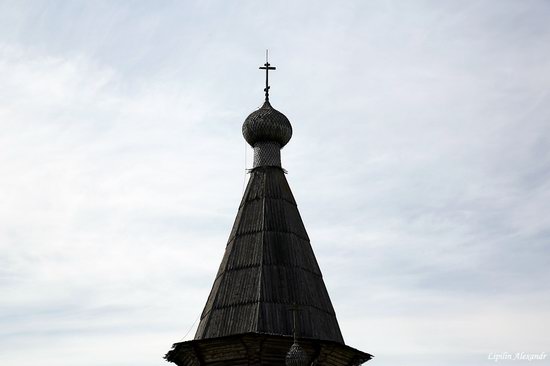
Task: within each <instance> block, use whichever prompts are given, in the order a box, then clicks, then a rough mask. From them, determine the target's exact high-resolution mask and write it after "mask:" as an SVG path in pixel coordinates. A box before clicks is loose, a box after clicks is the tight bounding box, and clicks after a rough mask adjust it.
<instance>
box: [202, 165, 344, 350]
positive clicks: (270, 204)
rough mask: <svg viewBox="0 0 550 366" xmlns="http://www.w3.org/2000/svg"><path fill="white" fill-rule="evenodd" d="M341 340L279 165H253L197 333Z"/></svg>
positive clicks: (318, 271) (307, 241)
mask: <svg viewBox="0 0 550 366" xmlns="http://www.w3.org/2000/svg"><path fill="white" fill-rule="evenodd" d="M293 304H296V305H298V307H299V309H300V311H299V316H298V329H299V336H300V337H301V338H310V339H316V340H323V341H332V342H336V343H340V344H343V343H344V339H343V338H342V334H341V332H340V328H339V326H338V322H337V320H336V315H335V312H334V309H333V307H332V304H331V301H330V298H329V295H328V292H327V289H326V287H325V284H324V282H323V278H322V275H321V271H320V269H319V266H318V264H317V261H316V259H315V255H314V254H313V250H312V248H311V245H310V242H309V237H308V235H307V233H306V229H305V227H304V224H303V222H302V219H301V217H300V213H299V212H298V208H297V206H296V201H295V200H294V197H293V195H292V192H291V190H290V187H289V185H288V182H287V180H286V177H285V174H284V171H283V170H282V169H281V168H280V167H270V166H263V167H258V168H256V169H254V170H252V172H251V176H250V180H249V182H248V186H247V188H246V191H245V194H244V197H243V199H242V202H241V205H240V207H239V210H238V213H237V218H236V220H235V224H234V226H233V230H232V231H231V234H230V236H229V241H228V244H227V247H226V250H225V255H224V257H223V260H222V263H221V265H220V268H219V271H218V274H217V276H216V279H215V281H214V285H213V287H212V290H211V292H210V296H209V297H208V301H207V303H206V306H205V308H204V311H203V312H202V315H201V320H200V323H199V326H198V329H197V333H196V335H195V340H201V339H210V338H218V337H226V336H231V335H236V334H245V333H259V334H273V335H283V336H290V335H292V333H293V322H292V312H291V306H292V305H293Z"/></svg>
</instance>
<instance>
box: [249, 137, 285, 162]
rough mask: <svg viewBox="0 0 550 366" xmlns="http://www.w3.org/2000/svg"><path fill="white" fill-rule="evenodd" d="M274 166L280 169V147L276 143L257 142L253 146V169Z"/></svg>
mask: <svg viewBox="0 0 550 366" xmlns="http://www.w3.org/2000/svg"><path fill="white" fill-rule="evenodd" d="M261 166H275V167H279V168H281V146H279V144H278V143H276V142H271V141H268V142H257V143H256V144H255V145H254V164H253V165H252V167H253V168H258V167H261Z"/></svg>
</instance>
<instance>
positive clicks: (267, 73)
mask: <svg viewBox="0 0 550 366" xmlns="http://www.w3.org/2000/svg"><path fill="white" fill-rule="evenodd" d="M260 70H265V89H264V91H265V101H266V102H269V70H277V68H276V67H273V66H271V65H270V64H269V50H265V64H264V66H260Z"/></svg>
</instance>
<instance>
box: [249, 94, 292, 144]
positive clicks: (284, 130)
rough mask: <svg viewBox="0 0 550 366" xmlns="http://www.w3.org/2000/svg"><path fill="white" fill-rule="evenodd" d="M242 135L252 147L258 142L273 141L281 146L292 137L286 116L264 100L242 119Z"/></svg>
mask: <svg viewBox="0 0 550 366" xmlns="http://www.w3.org/2000/svg"><path fill="white" fill-rule="evenodd" d="M243 136H244V139H245V140H246V141H247V142H248V143H249V144H250V145H251V146H252V147H254V146H255V145H256V143H258V142H275V143H277V144H278V145H279V147H283V146H285V145H286V144H287V143H288V142H289V141H290V138H291V137H292V126H291V125H290V121H289V120H288V118H286V116H285V115H284V114H282V113H281V112H279V111H278V110H276V109H275V108H273V107H272V106H271V104H270V103H269V100H266V101H265V102H264V105H263V106H262V107H261V108H260V109H258V110H256V111H254V112H252V113H251V114H250V115H249V116H248V117H247V118H246V120H245V121H244V123H243Z"/></svg>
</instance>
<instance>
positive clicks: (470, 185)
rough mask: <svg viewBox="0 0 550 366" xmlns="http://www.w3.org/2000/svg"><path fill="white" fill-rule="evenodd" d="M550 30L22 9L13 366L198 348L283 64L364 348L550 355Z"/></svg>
mask: <svg viewBox="0 0 550 366" xmlns="http://www.w3.org/2000/svg"><path fill="white" fill-rule="evenodd" d="M549 19H550V2H549V1H536V0H525V1H519V0H518V1H505V0H498V1H497V0H495V1H486V0H485V1H458V0H457V1H435V0H434V1H399V2H397V1H395V2H394V1H359V0H357V1H310V2H306V1H274V0H272V1H257V0H255V1H221V0H220V1H147V2H146V1H94V2H92V1H87V2H85V1H64V2H63V1H43V2H42V1H21V0H17V1H0V251H1V253H0V364H1V365H3V366H4V365H5V366H27V365H28V366H30V365H33V366H35V365H44V366H69V365H70V366H81V365H82V366H125V365H128V366H129V365H132V366H151V365H165V364H166V363H165V361H163V360H162V356H163V355H164V354H165V353H166V352H167V351H168V350H169V349H170V348H171V345H172V343H174V342H177V341H182V340H187V339H191V338H192V337H193V335H194V329H191V331H189V330H190V328H192V325H193V323H194V322H195V321H196V320H197V318H198V316H199V315H200V313H201V311H202V309H203V306H204V304H205V302H206V298H207V296H208V293H209V291H210V288H211V284H212V282H213V279H214V276H215V273H216V271H217V269H218V265H219V263H220V260H221V258H222V255H223V252H224V249H225V244H226V241H227V237H228V235H229V231H230V229H231V226H232V224H233V220H234V219H235V215H236V212H237V207H238V204H239V201H240V198H241V195H242V193H243V184H244V181H245V179H246V177H247V175H246V174H245V167H248V168H250V167H251V163H252V158H251V157H252V154H251V150H250V148H248V149H247V148H246V146H247V145H246V144H245V142H244V139H243V138H242V135H241V125H242V122H243V121H244V119H245V118H246V116H247V115H248V114H249V113H250V112H252V111H253V110H254V109H256V108H258V107H259V106H260V105H261V103H262V101H263V91H262V89H263V83H264V79H263V78H264V75H263V74H262V72H261V71H259V70H258V66H260V64H262V63H263V62H264V50H265V49H266V48H269V49H270V55H271V60H270V61H271V63H272V64H273V65H274V66H276V67H277V71H275V72H274V73H273V76H272V77H270V80H271V85H272V88H271V101H272V104H273V106H274V107H275V108H277V109H278V110H280V111H281V112H283V113H285V114H286V116H287V117H288V118H289V119H290V121H291V123H292V124H293V129H294V136H293V138H292V140H291V141H290V143H289V144H288V146H287V147H285V149H284V150H283V165H284V167H285V168H286V169H287V170H288V176H287V178H288V180H289V183H290V185H291V188H292V189H293V192H294V195H295V197H296V200H297V202H298V206H299V208H300V212H301V214H302V218H303V220H304V223H305V225H306V228H307V230H308V233H309V236H310V238H311V242H312V246H313V248H314V250H315V253H316V255H317V259H318V261H319V264H320V266H321V270H322V271H323V275H324V278H325V283H326V285H327V287H328V290H329V293H330V295H331V298H332V301H333V304H334V307H335V310H336V313H337V316H338V319H339V322H340V326H341V328H342V332H343V335H344V338H345V340H346V343H347V344H348V345H350V346H352V347H355V348H358V349H361V350H363V351H366V352H369V353H372V354H374V355H375V356H376V358H375V359H374V360H373V361H370V362H369V363H368V364H372V365H378V366H389V365H392V366H397V365H412V366H415V365H423V366H436V365H437V366H440V365H451V366H458V365H460V366H479V365H488V364H491V363H494V361H490V360H488V354H490V353H492V352H521V351H523V352H547V353H550V348H549V345H550V332H549V331H548V330H549V329H550V285H549V283H550V94H549V92H548V89H549V86H550V61H549V59H550V21H549ZM245 151H246V154H245ZM188 331H189V332H188ZM186 334H187V336H186ZM547 362H550V356H549V357H548V358H547V360H546V361H538V362H533V363H535V364H540V365H542V364H546V363H547ZM508 363H512V362H511V361H508ZM515 363H521V362H517V361H516V362H515ZM166 365H167V364H166Z"/></svg>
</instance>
